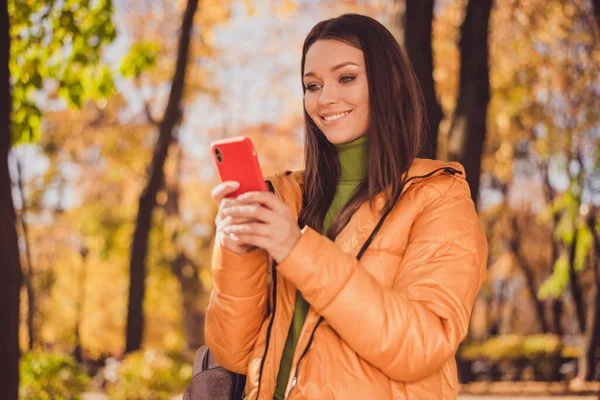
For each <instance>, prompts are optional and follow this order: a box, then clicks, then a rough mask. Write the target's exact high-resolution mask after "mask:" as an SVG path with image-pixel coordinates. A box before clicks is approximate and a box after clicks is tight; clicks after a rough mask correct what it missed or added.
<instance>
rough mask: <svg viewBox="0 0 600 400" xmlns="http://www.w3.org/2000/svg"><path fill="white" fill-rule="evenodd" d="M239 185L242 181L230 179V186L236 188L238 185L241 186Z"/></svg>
mask: <svg viewBox="0 0 600 400" xmlns="http://www.w3.org/2000/svg"><path fill="white" fill-rule="evenodd" d="M239 186H240V183H239V182H237V181H230V182H229V187H231V188H236V187H239Z"/></svg>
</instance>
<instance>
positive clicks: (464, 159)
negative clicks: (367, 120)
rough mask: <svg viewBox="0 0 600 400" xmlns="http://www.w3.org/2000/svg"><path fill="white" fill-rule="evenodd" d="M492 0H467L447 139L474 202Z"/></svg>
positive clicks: (482, 132) (487, 91)
mask: <svg viewBox="0 0 600 400" xmlns="http://www.w3.org/2000/svg"><path fill="white" fill-rule="evenodd" d="M492 3H493V0H469V4H468V5H467V12H466V16H465V20H464V22H463V24H462V26H461V28H460V32H461V38H460V43H459V47H460V86H459V95H458V101H457V103H456V111H455V113H454V119H453V121H452V125H451V126H450V133H449V139H448V151H449V154H448V158H449V159H450V160H453V161H458V162H460V163H461V164H462V165H463V166H464V167H465V172H466V178H467V182H468V183H469V187H470V189H471V198H472V199H473V202H474V203H475V204H476V205H477V203H478V198H479V176H480V174H481V155H482V152H483V144H484V141H485V135H486V129H485V128H486V118H487V107H488V103H489V100H490V83H489V67H488V26H489V17H490V11H491V9H492Z"/></svg>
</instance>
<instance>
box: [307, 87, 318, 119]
mask: <svg viewBox="0 0 600 400" xmlns="http://www.w3.org/2000/svg"><path fill="white" fill-rule="evenodd" d="M317 103H318V102H317V99H316V97H315V96H314V95H313V94H312V93H308V94H306V95H305V96H304V109H305V110H306V112H307V113H308V115H310V116H311V117H313V115H314V114H315V112H316V110H317Z"/></svg>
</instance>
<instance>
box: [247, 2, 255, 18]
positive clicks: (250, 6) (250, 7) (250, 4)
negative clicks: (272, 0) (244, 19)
mask: <svg viewBox="0 0 600 400" xmlns="http://www.w3.org/2000/svg"><path fill="white" fill-rule="evenodd" d="M244 5H245V6H246V16H248V17H252V16H254V14H256V7H254V2H253V1H252V0H244Z"/></svg>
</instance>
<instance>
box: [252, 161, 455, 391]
mask: <svg viewBox="0 0 600 400" xmlns="http://www.w3.org/2000/svg"><path fill="white" fill-rule="evenodd" d="M441 170H444V172H447V173H449V174H450V175H456V174H462V172H461V171H459V170H457V169H455V168H452V167H442V168H438V169H435V170H433V171H431V172H429V173H428V174H425V175H419V176H413V177H411V178H409V179H407V180H406V182H404V184H403V185H402V190H403V189H404V186H406V184H407V183H408V182H410V181H412V180H413V179H419V178H428V177H430V176H431V175H433V174H435V173H436V172H438V171H441ZM402 190H400V194H399V195H398V197H397V198H396V199H394V203H396V201H398V199H399V198H400V196H401V195H402ZM391 211H392V208H390V209H389V210H388V211H387V212H386V213H385V214H384V215H383V216H382V217H381V218H380V219H379V222H378V223H377V225H376V226H375V228H374V229H373V232H371V235H370V236H369V238H368V239H367V241H366V242H365V243H364V244H363V246H362V248H361V249H360V251H359V252H358V255H357V256H356V259H357V260H360V258H361V257H362V255H363V254H364V252H365V251H366V250H367V247H369V245H370V244H371V242H372V241H373V239H374V238H375V235H376V234H377V232H379V229H380V228H381V225H383V222H384V220H385V218H386V217H387V216H388V214H389V213H390V212H391ZM321 322H323V317H319V321H318V322H317V325H315V327H314V328H313V331H312V332H311V334H310V339H309V340H308V344H307V345H306V347H305V348H304V351H303V352H302V355H301V356H300V358H299V359H298V363H297V364H296V371H295V372H294V378H293V379H292V383H291V387H290V391H289V392H288V394H287V396H286V397H285V398H286V399H288V398H289V397H290V394H292V391H293V390H294V388H295V387H296V384H297V383H298V370H299V369H300V362H301V361H302V359H303V358H304V356H305V355H306V353H308V349H310V346H311V344H312V341H313V338H314V336H315V332H316V331H317V328H318V327H319V325H320V324H321ZM267 338H268V336H267ZM267 340H268V339H267ZM263 361H264V359H263ZM261 372H262V365H261ZM259 388H260V383H259ZM257 399H258V397H257Z"/></svg>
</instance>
